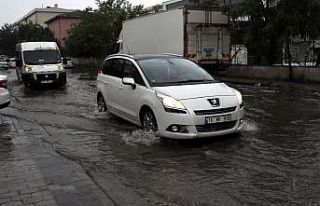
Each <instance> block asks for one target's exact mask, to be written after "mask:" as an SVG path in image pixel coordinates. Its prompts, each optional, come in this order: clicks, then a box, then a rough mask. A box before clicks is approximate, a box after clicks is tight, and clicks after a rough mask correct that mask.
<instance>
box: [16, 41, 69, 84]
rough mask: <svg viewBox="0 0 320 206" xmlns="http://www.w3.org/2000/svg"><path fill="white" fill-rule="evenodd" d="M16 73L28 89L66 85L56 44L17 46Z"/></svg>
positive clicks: (35, 43) (42, 43) (34, 43)
mask: <svg viewBox="0 0 320 206" xmlns="http://www.w3.org/2000/svg"><path fill="white" fill-rule="evenodd" d="M16 72H17V77H18V80H19V81H20V82H23V84H24V85H25V86H26V87H29V86H32V85H47V84H56V85H64V84H66V82H67V81H66V80H67V79H66V72H65V70H64V67H63V64H62V61H61V54H60V50H59V47H58V45H57V44H56V43H55V42H24V43H20V44H17V46H16Z"/></svg>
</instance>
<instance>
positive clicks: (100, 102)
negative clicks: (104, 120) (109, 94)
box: [97, 94, 108, 112]
mask: <svg viewBox="0 0 320 206" xmlns="http://www.w3.org/2000/svg"><path fill="white" fill-rule="evenodd" d="M97 104H98V111H99V112H106V111H107V110H108V109H107V104H106V102H105V101H104V98H103V96H102V95H101V94H98V97H97Z"/></svg>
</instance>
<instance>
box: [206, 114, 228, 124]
mask: <svg viewBox="0 0 320 206" xmlns="http://www.w3.org/2000/svg"><path fill="white" fill-rule="evenodd" d="M229 121H231V114H228V115H222V116H215V117H206V118H205V123H206V124H213V123H218V122H229Z"/></svg>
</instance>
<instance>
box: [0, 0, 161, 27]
mask: <svg viewBox="0 0 320 206" xmlns="http://www.w3.org/2000/svg"><path fill="white" fill-rule="evenodd" d="M0 2H1V3H0V5H1V6H0V25H3V24H5V23H14V22H15V21H17V20H18V19H20V18H21V17H22V16H24V15H25V14H27V13H28V12H29V11H31V10H32V9H34V8H41V7H42V6H43V7H47V6H53V5H54V4H58V5H59V7H61V8H68V9H85V8H87V7H95V6H96V4H95V0H0ZM129 2H131V3H132V4H133V5H137V4H143V5H145V6H151V5H154V4H157V3H162V2H163V0H129Z"/></svg>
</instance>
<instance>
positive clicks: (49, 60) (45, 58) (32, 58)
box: [23, 50, 61, 65]
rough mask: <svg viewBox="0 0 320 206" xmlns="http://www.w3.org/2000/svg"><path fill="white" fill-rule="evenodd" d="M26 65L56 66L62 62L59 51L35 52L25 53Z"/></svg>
mask: <svg viewBox="0 0 320 206" xmlns="http://www.w3.org/2000/svg"><path fill="white" fill-rule="evenodd" d="M23 55H24V61H25V63H26V64H31V65H37V64H56V63H60V62H61V57H60V52H59V51H58V50H33V51H25V52H23Z"/></svg>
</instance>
